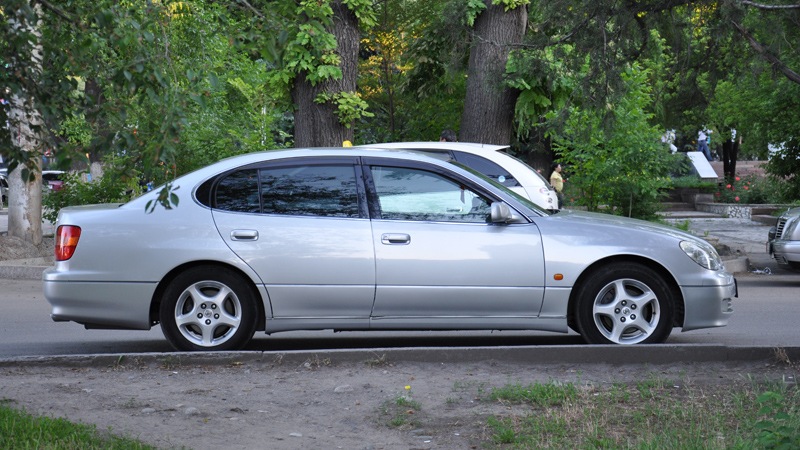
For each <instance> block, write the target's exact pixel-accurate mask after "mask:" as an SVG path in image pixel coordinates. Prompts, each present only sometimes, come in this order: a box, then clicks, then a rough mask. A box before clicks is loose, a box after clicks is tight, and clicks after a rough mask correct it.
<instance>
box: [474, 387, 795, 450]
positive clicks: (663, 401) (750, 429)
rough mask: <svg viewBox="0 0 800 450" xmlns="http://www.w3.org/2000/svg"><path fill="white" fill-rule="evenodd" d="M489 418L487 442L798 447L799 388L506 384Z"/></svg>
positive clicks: (529, 445) (567, 445) (522, 445)
mask: <svg viewBox="0 0 800 450" xmlns="http://www.w3.org/2000/svg"><path fill="white" fill-rule="evenodd" d="M489 399H490V400H493V401H499V402H504V403H515V404H517V405H518V406H517V407H515V408H513V409H509V410H508V411H510V412H509V413H507V414H506V413H504V414H503V415H502V416H497V415H492V416H489V417H488V418H487V419H486V422H485V424H486V428H487V430H488V431H489V442H486V445H485V447H486V448H490V449H491V448H498V449H500V448H502V449H507V448H515V449H517V448H519V449H532V448H537V449H538V448H576V449H596V448H615V449H616V448H635V449H673V448H704V449H706V448H708V449H726V448H765V449H782V448H786V449H788V448H800V391H799V390H797V389H796V388H794V387H787V385H784V384H766V385H759V384H758V383H753V382H751V383H747V382H742V383H737V384H735V385H732V386H730V385H724V386H723V385H720V386H703V387H693V386H687V384H686V383H681V384H675V383H671V382H668V381H666V380H664V379H661V378H658V377H653V378H648V379H646V380H643V381H640V382H638V383H635V384H632V385H630V386H628V385H623V384H614V385H611V386H604V387H598V386H591V385H587V386H581V387H577V386H574V385H570V384H563V385H559V384H554V383H546V384H533V385H529V386H520V385H508V386H504V387H501V388H496V389H493V390H492V393H491V394H490V396H489Z"/></svg>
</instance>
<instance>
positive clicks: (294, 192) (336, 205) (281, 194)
mask: <svg viewBox="0 0 800 450" xmlns="http://www.w3.org/2000/svg"><path fill="white" fill-rule="evenodd" d="M261 191H262V195H261V201H262V204H263V208H264V210H263V211H264V213H267V214H290V215H299V216H327V217H359V208H358V188H357V183H356V176H355V169H354V168H353V166H298V167H279V168H274V169H262V170H261Z"/></svg>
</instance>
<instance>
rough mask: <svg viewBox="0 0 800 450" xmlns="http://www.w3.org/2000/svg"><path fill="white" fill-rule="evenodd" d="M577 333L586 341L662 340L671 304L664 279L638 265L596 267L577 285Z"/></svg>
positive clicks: (669, 326) (666, 332) (671, 312)
mask: <svg viewBox="0 0 800 450" xmlns="http://www.w3.org/2000/svg"><path fill="white" fill-rule="evenodd" d="M576 301H577V304H576V309H575V318H576V323H577V325H578V332H579V333H580V334H581V336H583V338H584V340H586V342H587V343H590V344H640V343H645V344H649V343H660V342H664V341H665V340H666V339H667V337H669V335H670V333H671V332H672V325H673V317H674V314H675V307H674V303H673V299H672V290H671V289H670V288H669V286H668V285H667V283H666V281H665V280H664V278H663V277H662V276H661V275H659V274H658V273H656V272H655V271H653V270H652V269H649V268H648V267H645V266H643V265H641V264H636V263H619V264H613V265H609V266H606V267H602V268H600V269H598V270H597V271H596V272H594V273H592V274H591V275H590V276H589V277H588V279H587V280H586V281H585V282H584V283H583V284H582V285H581V286H580V287H579V288H578V291H577V297H576Z"/></svg>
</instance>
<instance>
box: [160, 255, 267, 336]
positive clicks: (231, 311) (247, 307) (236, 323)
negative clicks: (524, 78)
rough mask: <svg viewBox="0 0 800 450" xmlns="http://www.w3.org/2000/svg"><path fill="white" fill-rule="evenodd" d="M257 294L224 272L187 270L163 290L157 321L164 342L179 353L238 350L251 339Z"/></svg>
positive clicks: (219, 269) (233, 274)
mask: <svg viewBox="0 0 800 450" xmlns="http://www.w3.org/2000/svg"><path fill="white" fill-rule="evenodd" d="M257 311H258V308H257V307H256V294H255V293H254V292H253V289H252V288H251V287H250V286H249V285H248V283H247V282H246V281H245V280H244V279H243V278H242V277H241V276H240V275H239V274H237V273H236V272H234V271H233V270H231V269H228V268H224V267H210V266H200V267H194V268H191V269H189V270H187V271H185V272H183V273H181V274H180V275H178V276H177V277H175V279H174V280H173V281H172V282H171V283H170V284H169V285H168V286H167V288H166V289H165V291H164V295H163V297H162V298H161V305H160V308H159V318H160V320H161V331H162V332H163V333H164V337H166V338H167V340H168V341H169V342H170V344H172V346H173V347H175V348H176V349H178V350H189V351H214V350H238V349H241V348H243V347H244V346H245V345H247V343H248V342H249V341H250V339H252V337H253V334H254V333H255V328H256V318H257Z"/></svg>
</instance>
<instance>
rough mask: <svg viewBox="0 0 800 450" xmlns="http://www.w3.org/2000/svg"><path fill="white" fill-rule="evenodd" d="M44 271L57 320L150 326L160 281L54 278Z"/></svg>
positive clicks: (90, 324)
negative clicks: (140, 281) (77, 280)
mask: <svg viewBox="0 0 800 450" xmlns="http://www.w3.org/2000/svg"><path fill="white" fill-rule="evenodd" d="M51 270H52V269H48V270H46V271H45V273H44V276H43V278H44V296H45V298H46V299H47V301H48V302H50V304H51V305H52V310H51V314H50V317H51V318H52V319H53V320H54V321H56V322H66V321H71V322H77V323H79V324H82V325H84V326H86V328H124V329H131V330H149V329H150V301H151V299H152V298H153V294H154V292H155V289H156V286H157V284H156V283H119V282H116V283H99V282H86V281H81V282H71V281H54V280H52V279H50V280H49V279H48V272H50V271H51Z"/></svg>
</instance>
